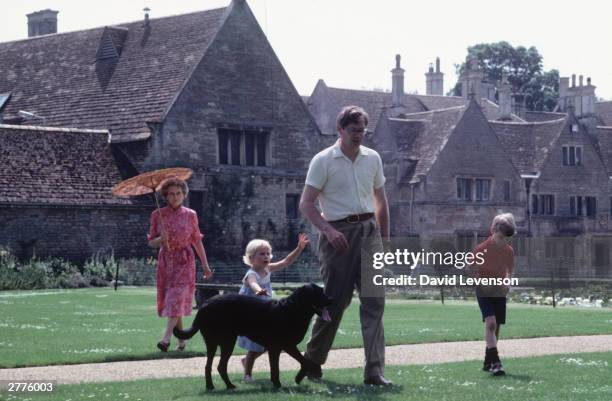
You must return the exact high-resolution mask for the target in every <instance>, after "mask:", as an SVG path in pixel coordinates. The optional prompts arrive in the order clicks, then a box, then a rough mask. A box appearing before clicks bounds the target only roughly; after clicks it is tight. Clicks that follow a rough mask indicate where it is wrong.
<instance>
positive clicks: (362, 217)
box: [328, 213, 374, 224]
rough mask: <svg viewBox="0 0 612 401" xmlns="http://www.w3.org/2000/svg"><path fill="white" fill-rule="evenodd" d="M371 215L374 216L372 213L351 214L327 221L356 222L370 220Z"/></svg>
mask: <svg viewBox="0 0 612 401" xmlns="http://www.w3.org/2000/svg"><path fill="white" fill-rule="evenodd" d="M372 217H374V213H363V214H353V215H350V216H348V217H345V218H343V219H340V220H334V221H329V222H328V223H349V224H357V223H361V222H362V221H366V220H370V219H371V218H372Z"/></svg>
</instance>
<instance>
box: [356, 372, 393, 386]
mask: <svg viewBox="0 0 612 401" xmlns="http://www.w3.org/2000/svg"><path fill="white" fill-rule="evenodd" d="M363 384H365V385H367V386H392V385H393V382H392V381H391V380H388V379H386V378H385V376H383V375H376V376H371V377H368V378H367V379H365V380H364V381H363Z"/></svg>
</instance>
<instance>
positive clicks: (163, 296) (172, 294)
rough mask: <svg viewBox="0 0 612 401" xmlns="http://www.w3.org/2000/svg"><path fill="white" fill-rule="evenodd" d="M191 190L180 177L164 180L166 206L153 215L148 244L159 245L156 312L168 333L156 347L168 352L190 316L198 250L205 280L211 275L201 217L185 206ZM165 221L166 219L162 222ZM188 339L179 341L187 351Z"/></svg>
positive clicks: (179, 346)
mask: <svg viewBox="0 0 612 401" xmlns="http://www.w3.org/2000/svg"><path fill="white" fill-rule="evenodd" d="M188 192H189V188H188V187H187V183H186V182H185V181H183V180H180V179H178V178H171V179H168V180H166V181H165V182H164V184H163V185H162V188H161V193H162V195H163V197H164V198H165V199H166V202H167V204H168V205H167V206H166V207H163V208H161V209H159V210H156V211H154V212H153V213H152V214H151V228H150V230H149V234H148V236H147V237H148V240H149V245H150V246H152V247H155V248H157V247H159V248H160V250H159V255H158V260H157V314H158V315H159V316H160V317H167V318H168V322H167V325H166V332H165V333H164V337H163V338H162V340H161V341H160V342H159V343H157V348H159V349H160V350H161V351H162V352H167V351H168V347H169V346H170V338H172V330H173V329H174V327H175V326H176V327H178V328H179V329H182V327H183V321H182V317H183V316H188V315H191V309H192V300H193V296H194V292H195V255H194V252H193V250H194V249H195V251H196V253H197V254H198V257H199V258H200V261H201V262H202V267H203V268H204V279H209V278H210V277H211V276H212V271H211V270H210V267H209V266H208V261H207V260H206V252H205V251H204V245H203V244H202V234H201V233H200V229H199V227H198V216H197V214H196V212H195V211H193V210H192V209H189V208H186V207H184V206H183V201H184V200H185V197H186V196H187V193H188ZM162 220H163V221H162ZM184 349H185V342H184V341H179V344H178V347H177V350H180V351H182V350H184Z"/></svg>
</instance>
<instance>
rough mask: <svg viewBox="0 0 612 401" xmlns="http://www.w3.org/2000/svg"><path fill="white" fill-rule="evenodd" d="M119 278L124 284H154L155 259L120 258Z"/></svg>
mask: <svg viewBox="0 0 612 401" xmlns="http://www.w3.org/2000/svg"><path fill="white" fill-rule="evenodd" d="M118 264H119V280H120V281H123V283H124V284H126V285H155V275H156V266H157V261H156V260H155V259H154V258H148V259H138V258H129V259H120V260H119V261H118Z"/></svg>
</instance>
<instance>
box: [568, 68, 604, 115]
mask: <svg viewBox="0 0 612 401" xmlns="http://www.w3.org/2000/svg"><path fill="white" fill-rule="evenodd" d="M568 86H569V78H568V77H560V78H559V103H558V105H559V110H560V111H563V112H571V113H573V114H574V115H575V116H576V117H583V116H588V115H590V114H593V113H594V112H595V100H596V99H597V98H596V96H595V88H596V87H595V86H593V84H592V82H591V77H587V80H586V85H584V76H583V75H579V76H578V86H576V74H572V86H571V87H568Z"/></svg>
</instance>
